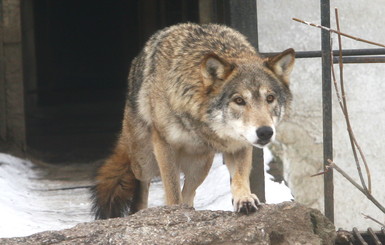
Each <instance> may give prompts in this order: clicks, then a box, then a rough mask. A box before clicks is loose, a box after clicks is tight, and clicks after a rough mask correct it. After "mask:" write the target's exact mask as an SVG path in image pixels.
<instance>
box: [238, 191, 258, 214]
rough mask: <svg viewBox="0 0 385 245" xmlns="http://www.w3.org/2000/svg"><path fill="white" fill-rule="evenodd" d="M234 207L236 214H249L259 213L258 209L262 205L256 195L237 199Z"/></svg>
mask: <svg viewBox="0 0 385 245" xmlns="http://www.w3.org/2000/svg"><path fill="white" fill-rule="evenodd" d="M233 205H234V210H235V211H236V212H239V213H244V214H249V213H254V212H255V211H257V210H258V207H259V206H261V203H260V202H259V199H258V197H257V196H256V195H255V194H250V196H244V197H241V198H235V199H234V200H233Z"/></svg>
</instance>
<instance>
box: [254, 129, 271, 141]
mask: <svg viewBox="0 0 385 245" xmlns="http://www.w3.org/2000/svg"><path fill="white" fill-rule="evenodd" d="M273 134H274V131H273V129H272V128H271V127H268V126H263V127H260V128H258V129H257V136H258V138H259V139H261V140H269V139H270V138H271V136H273Z"/></svg>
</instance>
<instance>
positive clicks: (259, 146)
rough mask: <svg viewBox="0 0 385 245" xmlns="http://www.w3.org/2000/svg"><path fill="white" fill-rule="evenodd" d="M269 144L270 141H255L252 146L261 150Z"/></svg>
mask: <svg viewBox="0 0 385 245" xmlns="http://www.w3.org/2000/svg"><path fill="white" fill-rule="evenodd" d="M270 142H271V140H260V139H259V140H257V143H254V144H253V146H255V147H258V148H263V147H265V146H266V145H268V144H269V143H270Z"/></svg>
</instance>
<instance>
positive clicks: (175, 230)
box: [0, 202, 336, 245]
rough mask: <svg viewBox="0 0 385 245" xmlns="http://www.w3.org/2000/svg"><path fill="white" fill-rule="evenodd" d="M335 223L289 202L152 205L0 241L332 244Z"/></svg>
mask: <svg viewBox="0 0 385 245" xmlns="http://www.w3.org/2000/svg"><path fill="white" fill-rule="evenodd" d="M335 234H336V233H335V228H334V225H333V224H332V223H331V222H330V221H329V220H327V218H326V217H325V216H323V215H322V214H321V212H319V211H318V210H315V209H310V208H307V207H305V206H303V205H300V204H298V203H294V202H285V203H281V204H277V205H264V206H262V207H261V208H260V209H259V210H258V211H257V212H256V213H253V214H250V215H242V214H237V213H233V212H227V211H207V210H206V211H195V210H194V209H193V208H189V207H186V206H168V207H157V208H149V209H146V210H142V211H140V212H138V213H136V214H134V215H131V216H129V217H125V218H117V219H109V220H98V221H94V222H90V223H82V224H79V225H77V226H75V227H73V228H71V229H66V230H61V231H46V232H41V233H37V234H34V235H31V236H28V237H18V238H4V239H0V244H7V245H12V244H18V245H20V244H151V245H152V244H173V245H176V244H232V245H233V244H273V245H274V244H276V245H278V244H282V245H283V244H312V245H314V244H333V241H334V238H335Z"/></svg>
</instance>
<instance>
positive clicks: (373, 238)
mask: <svg viewBox="0 0 385 245" xmlns="http://www.w3.org/2000/svg"><path fill="white" fill-rule="evenodd" d="M368 234H369V236H370V238H371V239H372V240H373V242H374V243H375V244H377V245H382V243H381V241H380V239H378V237H377V235H376V233H374V231H373V230H372V228H370V227H369V228H368Z"/></svg>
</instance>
